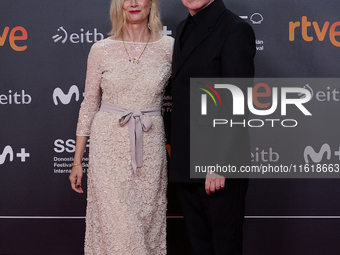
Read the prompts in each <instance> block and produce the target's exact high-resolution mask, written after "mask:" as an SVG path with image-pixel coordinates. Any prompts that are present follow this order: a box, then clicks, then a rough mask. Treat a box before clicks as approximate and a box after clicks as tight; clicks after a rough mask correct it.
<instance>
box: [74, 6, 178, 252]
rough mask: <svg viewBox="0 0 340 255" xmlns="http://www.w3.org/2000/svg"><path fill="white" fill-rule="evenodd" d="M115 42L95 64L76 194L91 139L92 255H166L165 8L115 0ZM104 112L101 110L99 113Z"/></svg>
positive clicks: (80, 134)
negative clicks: (86, 150)
mask: <svg viewBox="0 0 340 255" xmlns="http://www.w3.org/2000/svg"><path fill="white" fill-rule="evenodd" d="M110 13H111V21H112V31H111V36H110V37H109V38H106V39H104V40H102V41H99V42H97V43H95V44H94V45H93V46H92V48H91V51H90V54H89V57H88V69H87V76H86V84H85V99H84V101H83V103H82V105H81V109H80V112H79V120H78V126H77V138H76V151H75V156H74V163H73V165H72V171H71V174H70V182H71V186H72V189H73V190H75V191H76V192H78V193H83V190H82V188H81V178H82V173H83V171H82V166H81V162H82V157H83V152H84V149H85V145H86V142H87V139H88V136H91V142H90V154H89V171H88V198H87V210H86V234H85V254H101V255H103V254H138V255H143V254H145V255H150V254H155V255H160V254H166V242H165V235H166V229H165V227H166V186H167V173H166V152H165V135H164V127H163V120H162V116H161V110H160V109H161V105H162V97H163V91H164V88H165V86H166V84H167V81H168V79H169V77H170V71H171V57H172V48H173V39H172V38H171V37H167V36H162V35H161V34H159V33H158V31H160V30H161V29H162V25H161V22H160V15H159V6H158V0H112V2H111V10H110ZM99 105H100V109H99V110H98V107H99Z"/></svg>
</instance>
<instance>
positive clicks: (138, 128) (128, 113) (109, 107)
mask: <svg viewBox="0 0 340 255" xmlns="http://www.w3.org/2000/svg"><path fill="white" fill-rule="evenodd" d="M100 110H101V111H104V112H110V113H118V114H122V117H121V118H120V119H119V125H120V126H121V127H122V126H124V125H125V124H126V123H128V130H129V137H130V146H131V158H132V162H131V164H132V168H133V172H134V173H136V169H137V167H141V166H142V162H143V131H145V132H146V131H148V130H149V129H150V128H151V126H152V121H151V119H150V117H149V116H159V115H161V108H150V109H146V110H142V111H141V110H136V109H133V110H127V109H125V108H123V107H121V106H119V105H115V104H110V103H106V102H102V104H101V107H100Z"/></svg>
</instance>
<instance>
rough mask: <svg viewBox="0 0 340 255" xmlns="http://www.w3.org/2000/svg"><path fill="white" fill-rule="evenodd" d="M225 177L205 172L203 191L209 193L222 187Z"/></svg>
mask: <svg viewBox="0 0 340 255" xmlns="http://www.w3.org/2000/svg"><path fill="white" fill-rule="evenodd" d="M224 185H225V177H224V176H222V175H219V174H217V173H210V172H208V173H207V176H206V177H205V192H206V193H207V194H208V195H210V194H211V193H215V191H216V190H220V189H224Z"/></svg>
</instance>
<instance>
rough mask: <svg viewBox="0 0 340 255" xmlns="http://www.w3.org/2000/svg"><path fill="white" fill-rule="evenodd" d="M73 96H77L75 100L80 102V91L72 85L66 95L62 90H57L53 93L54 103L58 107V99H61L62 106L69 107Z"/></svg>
mask: <svg viewBox="0 0 340 255" xmlns="http://www.w3.org/2000/svg"><path fill="white" fill-rule="evenodd" d="M73 95H75V100H76V101H77V102H78V101H79V89H78V87H77V86H76V85H72V86H71V87H70V89H69V91H68V92H67V94H65V93H64V92H63V91H62V90H61V88H55V89H54V91H53V102H54V104H55V105H58V99H59V101H60V102H61V103H62V104H64V105H67V104H69V103H70V102H71V99H72V96H73Z"/></svg>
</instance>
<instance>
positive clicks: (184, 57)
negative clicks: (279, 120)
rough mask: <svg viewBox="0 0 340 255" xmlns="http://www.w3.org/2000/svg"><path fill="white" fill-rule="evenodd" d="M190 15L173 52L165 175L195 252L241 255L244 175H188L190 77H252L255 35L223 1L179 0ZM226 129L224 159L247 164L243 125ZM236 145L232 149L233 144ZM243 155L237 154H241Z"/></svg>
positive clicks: (205, 254) (182, 26)
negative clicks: (175, 193)
mask: <svg viewBox="0 0 340 255" xmlns="http://www.w3.org/2000/svg"><path fill="white" fill-rule="evenodd" d="M182 3H183V5H184V6H186V7H187V8H188V11H189V15H188V17H187V19H185V20H183V21H182V22H181V23H180V24H179V25H178V28H177V36H176V41H175V46H174V54H173V79H172V100H173V101H172V116H171V118H172V120H171V121H172V124H171V137H172V138H171V147H172V149H171V162H170V171H169V177H170V181H171V182H175V183H177V185H176V187H177V191H178V195H179V200H180V203H181V206H182V209H183V214H184V218H185V222H186V226H187V230H188V234H189V239H190V242H191V246H192V248H193V252H194V254H195V255H198V254H202V255H213V254H214V255H220V254H223V255H236V254H242V225H243V219H244V203H245V194H246V190H247V187H248V180H247V179H225V178H224V177H223V176H220V175H217V174H208V175H207V176H206V179H205V180H204V179H190V172H189V166H190V121H189V119H190V105H189V104H190V103H189V101H190V100H189V98H190V90H189V87H190V78H202V77H211V78H213V77H253V76H254V63H253V58H254V55H255V36H254V32H253V30H252V28H251V27H250V25H249V24H248V23H246V22H245V21H243V20H242V19H240V18H239V17H238V16H237V15H235V14H233V13H232V12H230V11H229V10H227V9H226V8H225V6H224V4H223V2H222V0H182ZM235 130H236V131H235V132H234V131H233V130H231V131H230V132H227V133H226V139H227V140H228V141H231V142H230V143H229V144H226V148H225V151H223V153H224V154H225V158H226V161H228V160H229V162H232V163H233V165H238V166H240V165H247V164H249V163H250V149H249V148H250V146H249V137H248V131H247V129H246V128H244V129H242V131H241V132H240V131H239V129H235ZM236 147H237V148H238V149H236V150H235V148H236ZM240 154H241V156H240Z"/></svg>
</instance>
